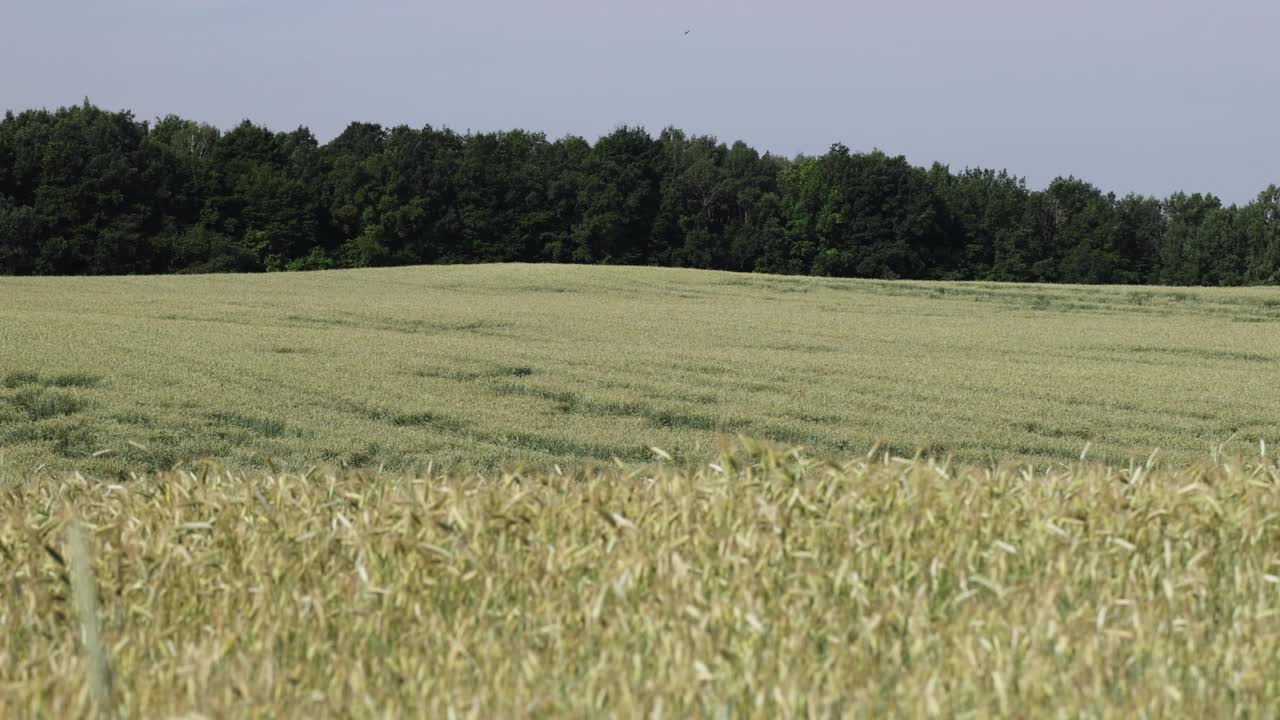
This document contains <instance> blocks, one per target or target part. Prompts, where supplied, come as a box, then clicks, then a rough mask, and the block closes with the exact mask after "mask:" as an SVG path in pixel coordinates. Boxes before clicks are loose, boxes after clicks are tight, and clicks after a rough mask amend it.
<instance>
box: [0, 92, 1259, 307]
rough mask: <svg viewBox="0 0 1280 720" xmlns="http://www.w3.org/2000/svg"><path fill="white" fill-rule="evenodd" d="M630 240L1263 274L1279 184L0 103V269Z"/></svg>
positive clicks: (733, 265) (569, 251)
mask: <svg viewBox="0 0 1280 720" xmlns="http://www.w3.org/2000/svg"><path fill="white" fill-rule="evenodd" d="M510 261H520V262H541V261H553V262H570V263H615V264H648V265H666V266H679V267H697V268H718V269H725V270H739V271H758V272H772V273H792V274H813V275H835V276H845V277H877V278H926V279H983V280H1008V281H1032V282H1040V281H1043V282H1070V283H1160V284H1175V285H1239V284H1252V283H1275V282H1277V281H1278V280H1280V189H1278V188H1277V187H1276V186H1274V185H1273V186H1271V187H1269V188H1267V189H1266V190H1264V191H1263V192H1262V193H1260V194H1259V195H1258V197H1257V198H1256V199H1255V200H1254V201H1253V202H1251V203H1249V204H1247V205H1245V206H1243V207H1238V206H1235V205H1229V206H1228V205H1224V204H1223V203H1222V201H1221V200H1220V199H1218V198H1217V197H1214V196H1213V195H1201V194H1195V195H1187V194H1183V193H1178V194H1175V195H1173V196H1171V197H1168V198H1165V199H1157V198H1153V197H1146V196H1141V195H1132V194H1131V195H1126V196H1124V197H1117V196H1116V195H1114V194H1113V193H1105V192H1103V191H1101V190H1100V189H1098V188H1096V187H1094V186H1093V185H1091V184H1089V183H1087V182H1085V181H1083V180H1078V179H1075V178H1059V179H1057V180H1054V181H1053V182H1052V183H1050V185H1049V186H1048V187H1047V188H1045V189H1044V190H1031V189H1028V188H1027V185H1026V183H1025V181H1024V180H1022V179H1020V178H1017V177H1014V176H1011V175H1009V174H1007V173H1005V172H995V171H992V170H981V169H970V170H965V171H963V172H960V173H953V172H951V171H950V170H949V169H948V168H947V167H945V166H942V165H937V164H935V165H934V166H933V167H931V168H927V169H925V168H919V167H914V166H912V165H910V164H909V163H908V162H907V161H906V159H905V158H903V157H894V156H890V155H886V154H884V153H882V152H878V151H877V152H870V153H854V152H850V150H849V149H848V148H847V147H844V146H843V145H833V146H832V147H831V149H830V150H829V151H828V152H827V153H826V154H824V155H822V156H820V157H809V156H800V157H796V158H784V157H778V156H775V155H770V154H767V153H766V154H763V155H762V154H760V153H759V152H757V151H756V150H754V149H752V148H751V147H748V146H747V145H745V144H744V143H741V142H737V143H734V144H733V145H725V144H723V143H720V142H717V141H716V140H715V139H714V138H711V137H704V136H688V135H686V134H685V133H683V132H681V131H680V130H676V129H667V130H664V131H663V132H662V133H661V134H659V136H658V137H657V138H653V137H651V136H650V135H649V134H648V133H647V132H645V131H644V130H642V129H639V128H620V129H618V130H616V131H614V132H613V133H611V134H609V135H606V136H604V137H602V138H600V139H599V140H598V141H596V142H595V143H594V144H592V143H589V142H587V141H586V140H584V139H582V138H578V137H566V138H562V139H559V140H548V139H547V138H546V137H545V136H543V135H540V134H536V133H528V132H523V131H519V130H515V131H511V132H500V133H475V134H459V133H456V132H454V131H451V130H447V129H434V128H431V127H426V128H422V129H414V128H410V127H405V126H401V127H395V128H384V127H381V126H379V125H373V124H367V123H353V124H352V125H350V126H349V127H348V128H347V129H346V130H345V131H344V132H343V133H342V134H341V135H340V136H338V137H337V138H335V139H334V140H332V141H331V142H329V143H326V144H321V143H319V142H317V140H316V138H315V136H314V135H312V134H311V132H310V131H308V130H306V129H305V128H300V129H298V130H295V131H292V132H273V131H271V130H268V129H266V128H263V127H259V126H257V125H254V124H252V123H250V122H248V121H245V122H244V123H242V124H240V125H239V126H237V127H236V128H234V129H232V130H229V131H226V132H222V131H219V130H218V129H216V128H213V127H210V126H209V125H205V124H201V123H198V122H195V121H191V120H185V119H182V118H178V117H175V116H169V117H166V118H163V119H161V120H159V121H157V122H156V123H154V124H149V123H146V122H140V121H138V120H136V119H135V118H134V117H133V115H132V114H131V113H128V112H108V111H104V110H101V109H99V108H97V107H94V106H92V105H90V104H89V103H87V102H86V103H85V104H83V105H80V106H74V107H68V108H62V109H59V110H57V111H55V112H50V111H46V110H35V111H26V112H22V113H19V114H14V113H12V112H10V113H7V114H6V115H5V117H4V119H3V121H0V274H10V275H43V274H71V275H81V274H132V273H172V272H223V271H262V270H309V269H322V268H340V267H368V266H379V265H405V264H418V263H464V262H467V263H469V262H510Z"/></svg>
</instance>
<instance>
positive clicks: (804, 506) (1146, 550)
mask: <svg viewBox="0 0 1280 720" xmlns="http://www.w3.org/2000/svg"><path fill="white" fill-rule="evenodd" d="M72 517H76V518H79V519H80V520H79V522H80V523H82V524H83V527H84V528H85V531H86V533H87V534H88V535H89V541H90V543H91V544H92V548H93V550H92V563H93V567H92V574H93V581H95V582H96V586H97V590H98V593H99V595H100V608H99V612H100V617H101V619H102V643H101V644H102V647H103V648H104V652H105V654H106V655H109V657H108V658H102V660H101V661H102V663H103V668H105V667H106V663H107V662H109V663H110V668H111V672H112V679H113V685H112V687H111V688H110V691H111V693H112V695H113V697H112V700H113V702H114V705H115V713H116V714H117V715H118V716H120V717H140V718H141V717H147V718H150V717H171V716H205V717H327V716H359V717H396V716H418V717H510V716H522V717H523V716H532V717H543V716H569V717H602V716H609V715H617V716H620V717H638V716H646V717H668V718H679V717H689V716H712V717H743V716H761V717H801V716H803V717H828V716H856V717H882V716H886V715H891V714H892V715H905V716H921V717H924V716H940V717H952V716H957V715H965V714H968V715H970V716H974V717H986V716H1014V717H1036V716H1049V717H1126V718H1127V717H1141V716H1147V717H1159V716H1179V717H1231V716H1249V717H1257V716H1266V715H1273V714H1275V713H1276V712H1277V711H1280V469H1278V468H1277V466H1276V464H1275V463H1274V462H1273V461H1271V460H1269V459H1267V458H1266V457H1265V456H1263V457H1261V458H1255V459H1254V460H1252V461H1248V462H1243V463H1237V462H1226V461H1224V460H1223V459H1222V458H1216V459H1214V460H1213V461H1210V460H1209V459H1206V462H1205V463H1203V464H1201V465H1195V466H1192V465H1180V466H1171V467H1153V466H1151V464H1147V465H1141V466H1130V467H1124V468H1116V467H1106V466H1100V465H1085V464H1078V465H1071V466H1068V465H1060V466H1057V467H1054V468H1046V467H1044V466H1040V467H1036V468H1032V467H1025V466H1007V467H985V468H983V467H965V468H959V467H949V466H946V465H941V464H938V463H934V462H929V461H923V460H901V459H894V458H889V457H886V456H883V455H880V456H872V457H871V458H863V459H859V460H856V461H850V462H846V463H841V464H832V463H827V462H819V461H816V460H809V459H806V458H805V457H803V456H802V455H801V454H800V453H798V452H795V451H791V452H784V451H778V450H774V449H770V448H766V447H763V446H757V445H755V444H752V443H745V444H744V446H743V447H742V448H740V449H738V450H735V451H733V452H726V453H725V454H724V456H723V457H722V458H721V460H720V461H719V462H717V463H714V464H708V465H705V466H699V467H687V468H685V467H676V466H671V465H670V464H669V463H659V464H656V465H650V466H645V467H641V468H634V469H623V468H620V467H614V468H605V469H595V470H592V469H582V468H579V469H577V470H567V469H566V470H565V472H564V473H563V474H557V473H550V474H545V475H544V474H537V475H526V474H519V473H509V474H506V475H502V476H491V477H475V476H473V477H446V476H432V477H412V476H408V477H401V476H393V475H376V474H359V473H356V474H331V473H325V472H319V471H317V472H312V473H309V474H307V475H266V474H262V475H252V474H250V475H239V474H230V473H225V472H221V471H219V470H218V469H217V468H202V469H198V470H195V471H191V472H173V473H166V474H161V475H155V476H149V477H145V478H139V479H136V480H133V481H130V482H127V483H124V484H105V483H100V482H98V481H96V480H92V479H85V478H80V477H72V478H70V479H57V480H55V479H51V478H36V477H32V478H25V479H19V478H10V479H8V480H7V481H5V483H4V485H3V490H2V491H0V569H3V578H4V582H5V585H6V590H5V592H4V599H3V601H2V602H0V618H2V619H3V622H2V623H0V625H2V628H0V630H2V632H0V687H2V688H3V691H2V692H0V715H3V716H4V717H14V718H17V717H47V718H58V717H71V716H77V715H86V714H88V713H89V712H90V710H91V708H92V707H93V700H92V697H93V696H92V694H91V693H90V691H89V678H90V677H93V676H94V675H95V673H96V672H98V671H91V668H89V667H87V664H86V662H87V661H86V659H85V653H84V648H82V647H81V643H80V628H79V625H80V622H79V621H78V620H77V617H78V616H77V611H76V608H75V606H74V602H73V598H74V594H73V593H72V592H71V580H72V578H70V577H69V575H68V569H67V568H66V567H64V558H66V557H68V551H67V548H66V547H65V546H64V541H63V539H64V537H66V535H65V534H64V531H65V529H66V528H67V526H68V524H69V523H71V522H72V520H71V518H72ZM73 537H74V535H73ZM81 552H83V551H81ZM74 554H75V553H71V555H74ZM71 574H72V575H74V574H75V573H74V571H73V572H71ZM77 582H83V580H80V581H77ZM83 612H84V611H83V609H82V610H81V615H83ZM90 657H92V653H90Z"/></svg>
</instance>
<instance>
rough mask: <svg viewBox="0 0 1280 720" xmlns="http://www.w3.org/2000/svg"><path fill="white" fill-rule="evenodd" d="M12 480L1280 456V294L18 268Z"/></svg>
mask: <svg viewBox="0 0 1280 720" xmlns="http://www.w3.org/2000/svg"><path fill="white" fill-rule="evenodd" d="M0 298H2V299H3V303H2V304H0V467H2V466H8V467H10V468H12V469H14V470H15V471H17V470H24V471H31V470H33V469H41V468H42V469H49V470H54V471H67V470H79V471H82V472H86V473H91V474H98V475H103V476H108V475H111V476H116V477H127V476H128V473H130V472H138V471H154V470H168V469H172V468H173V467H174V466H175V465H178V464H180V463H183V462H188V463H190V462H195V461H199V460H201V459H206V458H213V459H217V460H218V461H219V462H222V463H225V464H227V465H229V466H232V467H235V468H241V469H257V468H264V467H268V466H271V467H276V468H279V469H289V470H294V471H298V472H301V471H305V470H306V469H307V468H309V467H312V466H314V465H318V464H323V465H330V466H333V467H337V468H343V467H348V468H357V467H377V466H381V467H383V468H385V469H389V470H393V471H409V470H415V469H426V468H428V467H447V468H450V469H454V470H464V469H469V470H475V471H481V472H493V471H497V470H500V469H504V468H511V467H514V466H516V465H523V466H525V467H528V468H540V469H548V470H550V469H553V468H554V466H555V465H556V464H560V465H564V464H565V463H571V462H581V461H584V460H585V461H591V462H596V463H600V462H610V461H612V460H613V459H614V458H618V459H620V460H622V461H624V462H632V463H634V462H643V461H646V460H649V459H651V455H650V453H649V451H648V448H649V447H651V446H658V447H663V448H666V449H667V450H668V451H669V452H671V453H672V454H673V455H674V456H675V457H676V458H677V460H679V461H682V462H691V463H696V462H699V461H702V460H705V459H706V457H707V456H708V453H713V452H714V448H715V447H716V442H717V440H716V438H717V437H718V436H720V435H722V434H729V435H734V434H738V433H745V434H748V435H751V436H754V437H760V438H767V439H770V440H773V441H778V442H781V443H786V444H789V445H800V446H804V447H806V448H808V449H810V450H811V451H813V452H815V453H818V454H824V455H832V456H839V455H849V454H860V453H863V452H865V451H866V450H867V449H868V448H869V447H871V446H872V445H873V444H875V443H877V442H880V443H881V445H882V446H883V447H886V448H888V449H890V450H892V451H893V452H894V453H896V454H898V455H904V456H911V455H914V454H915V453H916V451H917V450H919V451H922V452H923V453H924V454H925V455H929V456H935V457H947V456H952V457H954V458H955V459H956V460H957V461H963V462H983V463H993V462H1002V461H1016V460H1025V461H1034V462H1041V463H1045V462H1060V461H1069V460H1072V459H1075V458H1077V457H1079V455H1080V453H1081V452H1082V450H1084V449H1085V448H1086V446H1087V447H1088V448H1089V457H1090V458H1093V459H1097V460H1101V461H1109V462H1113V463H1120V464H1123V463H1126V462H1128V461H1129V460H1131V459H1137V460H1145V459H1146V458H1147V457H1148V456H1149V455H1150V453H1152V452H1153V451H1157V450H1158V451H1159V452H1160V453H1161V454H1162V455H1163V456H1164V457H1167V458H1169V459H1175V460H1179V459H1180V460H1195V459H1200V458H1203V457H1205V456H1206V455H1207V454H1208V453H1209V452H1210V451H1211V450H1213V449H1215V448H1217V447H1219V446H1222V447H1224V448H1225V449H1226V450H1227V451H1233V452H1247V451H1249V449H1250V448H1252V447H1254V446H1256V445H1257V443H1258V442H1259V441H1260V440H1261V441H1266V442H1269V443H1272V444H1276V443H1277V442H1280V431H1278V427H1277V422H1276V420H1277V415H1276V411H1275V408H1276V407H1277V406H1280V383H1277V382H1276V377H1278V376H1280V373H1278V372H1277V371H1278V370H1280V333H1278V332H1276V328H1277V324H1278V323H1280V291H1277V290H1276V289H1274V288H1248V289H1169V288H1116V287H1074V286H1019V285H997V284H982V283H913V282H878V281H856V280H833V279H824V278H793V277H777V276H761V275H739V274H730V273H716V272H704V271H689V270H670V269H656V268H604V267H569V266H555V265H536V266H521V265H497V266H471V267H420V268H399V269H378V270H355V271H337V272H317V273H294V274H276V275H222V276H193V277H181V276H170V277H128V278H32V279H25V278H0Z"/></svg>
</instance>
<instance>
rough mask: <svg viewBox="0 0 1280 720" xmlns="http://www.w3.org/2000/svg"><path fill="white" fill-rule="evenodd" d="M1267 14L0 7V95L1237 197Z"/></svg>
mask: <svg viewBox="0 0 1280 720" xmlns="http://www.w3.org/2000/svg"><path fill="white" fill-rule="evenodd" d="M1277 28H1280V2H1276V0H1220V1H1219V2H1206V1H1205V0H1108V1H1102V0H1073V1H1071V2H1065V1H1063V0H1052V1H1043V0H893V1H889V0H882V1H880V2H864V1H862V0H849V1H846V2H836V1H834V0H828V1H825V2H818V1H816V0H788V1H786V2H780V1H779V0H768V1H762V0H719V1H717V2H711V1H709V0H679V1H674V0H648V1H639V0H631V1H629V2H621V1H616V0H548V1H542V2H539V1H536V0H523V1H520V0H468V1H466V2H406V1H399V2H397V1H393V0H364V1H363V2H350V1H341V2H340V1H339V0H257V1H256V2H254V1H251V0H0V108H3V109H11V110H24V109H29V108H41V107H46V108H50V109H52V108H56V107H59V106H63V105H68V104H75V103H79V102H81V101H82V100H83V99H85V98H86V97H87V98H88V99H89V100H90V101H91V102H93V103H95V104H97V105H99V106H102V107H106V108H110V109H127V110H132V111H133V112H134V114H135V115H136V116H137V117H138V118H140V119H144V120H152V119H155V118H157V117H161V116H164V115H167V114H169V113H175V114H178V115H181V116H183V117H187V118H192V119H196V120H201V121H204V122H209V123H212V124H214V125H217V126H219V127H223V128H227V127H231V126H233V125H235V124H237V123H238V122H240V121H241V120H243V119H245V118H249V119H251V120H253V121H254V122H257V123H260V124H263V125H266V126H268V127H271V128H273V129H277V130H291V129H294V128H296V127H298V126H301V125H305V126H307V127H309V128H311V130H312V131H313V132H315V134H316V135H317V137H318V138H319V139H320V140H321V141H327V140H328V139H330V138H332V137H333V136H335V135H336V134H338V133H339V132H341V130H342V128H343V127H345V126H346V125H347V124H348V123H349V122H351V121H354V120H360V121H368V122H378V123H382V124H384V125H388V126H393V125H401V124H405V125H412V126H415V127H420V126H423V125H427V124H430V125H433V126H436V127H450V128H453V129H455V130H458V131H467V130H474V131H490V130H503V129H512V128H522V129H527V130H534V131H540V132H545V133H546V134H547V135H548V136H550V137H552V138H556V137H561V136H564V135H567V134H573V135H580V136H583V137H587V138H588V139H591V140H594V139H595V138H596V137H598V136H600V135H601V134H604V133H608V132H609V131H611V130H613V129H614V128H616V127H618V126H620V125H641V126H644V127H645V128H647V129H648V130H649V131H650V132H652V133H654V134H656V133H657V132H658V131H659V130H661V129H662V128H664V127H666V126H671V125H674V126H676V127H679V128H681V129H683V130H685V131H686V132H689V133H693V134H707V135H714V136H716V137H717V138H719V139H720V140H722V141H725V142H733V141H734V140H744V141H746V142H747V143H748V144H750V145H752V146H753V147H755V148H757V149H758V150H760V151H762V152H763V151H771V152H773V153H775V154H783V155H789V156H790V155H795V154H797V153H806V154H821V153H822V152H825V151H826V149H827V148H828V147H829V146H830V145H831V144H832V143H835V142H840V143H843V144H845V145H847V146H848V147H850V148H851V149H853V150H855V151H868V150H872V149H876V148H879V149H881V150H884V151H885V152H888V153H890V154H893V155H899V154H901V155H905V156H907V158H908V159H909V160H910V161H911V162H912V163H914V164H917V165H929V164H932V163H933V162H935V161H937V162H942V163H944V164H947V165H950V166H951V168H952V169H953V170H957V171H958V170H960V169H962V168H964V167H989V168H995V169H1007V170H1008V171H1009V172H1011V173H1013V174H1015V175H1018V176H1021V177H1025V178H1026V179H1027V181H1028V184H1029V185H1030V186H1031V187H1033V188H1040V187H1044V186H1045V185H1046V184H1048V182H1049V181H1050V180H1052V179H1053V178H1054V177H1056V176H1066V175H1074V176H1076V177H1080V178H1084V179H1086V180H1089V181H1090V182H1092V183H1094V184H1095V185H1098V186H1099V187H1101V188H1102V189H1104V190H1108V191H1114V192H1116V193H1117V194H1120V195H1123V194H1126V193H1128V192H1138V193H1143V194H1150V195H1157V196H1166V195H1168V194H1170V193H1172V192H1174V191H1178V190H1183V191H1186V192H1212V193H1214V194H1217V195H1219V196H1220V197H1222V198H1223V199H1224V200H1226V201H1227V202H1236V203H1244V202H1247V201H1249V200H1250V199H1252V198H1253V197H1254V196H1255V195H1256V194H1257V193H1258V192H1259V191H1261V190H1262V189H1264V188H1265V187H1266V186H1267V185H1269V184H1272V183H1276V184H1280V122H1277V120H1278V119H1280V34H1277ZM686 30H687V31H688V34H686V33H685V31H686Z"/></svg>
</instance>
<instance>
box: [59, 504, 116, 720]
mask: <svg viewBox="0 0 1280 720" xmlns="http://www.w3.org/2000/svg"><path fill="white" fill-rule="evenodd" d="M67 550H68V556H69V557H68V563H69V565H70V571H71V592H72V594H73V596H74V598H75V605H76V618H77V620H78V622H79V625H80V642H81V645H82V647H83V648H84V653H85V659H86V661H87V662H88V665H89V690H90V692H91V693H92V695H93V702H94V704H95V705H96V706H97V708H98V712H99V713H100V714H102V715H103V716H108V717H109V716H111V715H112V714H113V708H112V704H111V665H110V663H109V661H108V659H107V648H106V645H105V644H104V643H103V641H102V625H101V623H100V622H99V620H98V593H97V589H96V588H95V583H94V578H93V555H92V551H91V550H90V548H89V540H88V538H87V537H86V536H85V532H84V528H82V527H81V526H80V523H78V522H76V521H74V520H73V521H72V522H71V524H70V525H69V526H68V527H67Z"/></svg>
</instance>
